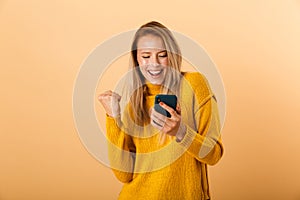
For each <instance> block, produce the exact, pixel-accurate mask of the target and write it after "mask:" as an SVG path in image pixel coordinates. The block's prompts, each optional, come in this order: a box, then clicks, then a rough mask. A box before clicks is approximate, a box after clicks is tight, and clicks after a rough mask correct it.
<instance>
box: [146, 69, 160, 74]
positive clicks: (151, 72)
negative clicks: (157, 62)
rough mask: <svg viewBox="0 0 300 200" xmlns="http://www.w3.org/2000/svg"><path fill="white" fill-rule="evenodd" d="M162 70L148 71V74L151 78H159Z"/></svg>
mask: <svg viewBox="0 0 300 200" xmlns="http://www.w3.org/2000/svg"><path fill="white" fill-rule="evenodd" d="M162 71H163V70H162V69H161V70H148V73H149V74H150V75H151V76H159V75H160V74H161V73H162Z"/></svg>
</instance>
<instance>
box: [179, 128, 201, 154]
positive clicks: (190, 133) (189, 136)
mask: <svg viewBox="0 0 300 200" xmlns="http://www.w3.org/2000/svg"><path fill="white" fill-rule="evenodd" d="M196 135H197V132H196V131H194V130H193V129H192V128H191V127H189V126H187V125H186V133H185V135H184V137H183V138H182V139H181V140H180V141H179V140H177V139H176V142H177V143H178V144H181V145H182V146H184V147H185V148H186V149H188V148H189V146H190V145H191V144H192V142H193V140H194V139H195V137H196Z"/></svg>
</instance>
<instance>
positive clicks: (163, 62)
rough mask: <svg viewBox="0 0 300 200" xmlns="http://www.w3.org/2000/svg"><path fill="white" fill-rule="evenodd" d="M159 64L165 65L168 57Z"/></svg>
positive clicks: (167, 62)
mask: <svg viewBox="0 0 300 200" xmlns="http://www.w3.org/2000/svg"><path fill="white" fill-rule="evenodd" d="M161 64H162V65H164V66H167V65H168V64H169V60H168V58H166V59H164V60H162V62H161Z"/></svg>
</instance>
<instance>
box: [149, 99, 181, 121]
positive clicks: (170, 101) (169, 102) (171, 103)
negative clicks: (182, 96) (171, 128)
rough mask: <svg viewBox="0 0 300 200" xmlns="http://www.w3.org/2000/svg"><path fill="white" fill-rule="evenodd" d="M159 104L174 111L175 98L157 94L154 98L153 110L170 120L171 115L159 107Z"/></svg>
mask: <svg viewBox="0 0 300 200" xmlns="http://www.w3.org/2000/svg"><path fill="white" fill-rule="evenodd" d="M160 102H163V103H165V104H166V105H168V106H170V107H171V108H173V109H174V110H175V111H176V106H177V97H176V96H175V95H170V94H158V95H156V96H155V102H154V110H155V111H157V112H158V113H160V114H162V115H164V116H167V117H169V118H170V117H171V114H170V113H169V112H168V111H166V110H165V109H164V108H162V107H161V106H160V105H159V103H160Z"/></svg>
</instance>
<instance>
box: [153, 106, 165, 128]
mask: <svg viewBox="0 0 300 200" xmlns="http://www.w3.org/2000/svg"><path fill="white" fill-rule="evenodd" d="M159 115H160V113H158V112H156V111H155V110H153V111H152V112H151V115H150V118H151V120H153V121H155V122H156V123H157V124H159V125H160V126H162V127H163V126H164V124H165V121H166V120H165V116H163V115H161V116H159Z"/></svg>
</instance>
